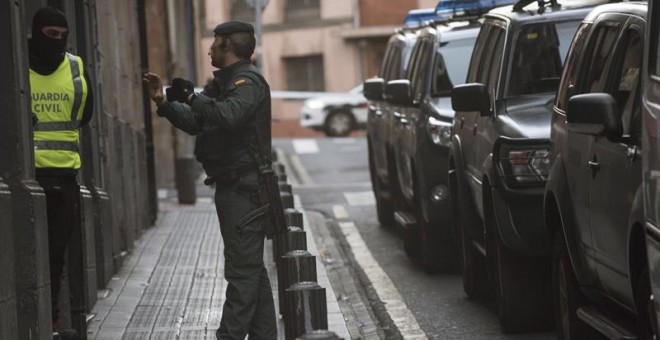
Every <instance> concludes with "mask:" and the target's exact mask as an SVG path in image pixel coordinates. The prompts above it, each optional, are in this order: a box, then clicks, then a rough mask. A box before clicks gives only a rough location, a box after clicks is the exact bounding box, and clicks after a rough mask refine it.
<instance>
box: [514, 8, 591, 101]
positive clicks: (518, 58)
mask: <svg viewBox="0 0 660 340" xmlns="http://www.w3.org/2000/svg"><path fill="white" fill-rule="evenodd" d="M578 24H579V22H577V21H570V22H560V23H535V24H529V25H526V26H524V27H522V28H521V29H520V31H519V32H518V34H517V36H516V37H515V44H514V45H513V46H514V48H513V55H512V59H511V65H510V67H511V70H510V72H509V80H508V83H507V90H506V95H507V97H512V96H519V95H525V94H535V93H550V92H555V91H556V90H557V86H558V85H559V79H560V76H561V72H562V61H563V58H564V56H565V54H566V51H567V50H568V47H569V46H570V41H571V38H572V37H573V34H574V33H575V30H576V29H577V26H578Z"/></svg>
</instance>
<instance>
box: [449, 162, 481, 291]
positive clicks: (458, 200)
mask: <svg viewBox="0 0 660 340" xmlns="http://www.w3.org/2000/svg"><path fill="white" fill-rule="evenodd" d="M451 171H452V172H454V176H450V187H451V188H452V190H453V191H454V192H452V205H453V210H454V214H455V216H456V232H455V234H456V235H457V236H458V240H459V243H458V244H459V247H460V252H459V255H460V257H459V258H460V264H461V276H462V278H463V290H464V291H465V294H467V296H468V297H470V298H472V299H486V298H489V297H490V289H489V286H488V284H487V278H488V277H487V275H486V273H487V271H486V269H487V266H486V258H485V257H484V256H483V255H482V254H481V253H480V252H479V251H478V250H477V249H476V248H475V247H474V245H473V239H472V237H471V236H470V235H469V233H468V232H467V231H466V227H467V223H468V221H466V220H465V218H466V216H470V214H471V212H470V211H469V209H468V208H467V207H465V206H464V205H465V204H466V203H467V202H469V198H468V197H467V192H466V191H467V188H465V186H466V185H467V184H466V183H467V182H465V177H464V174H463V173H462V172H461V171H460V169H458V168H456V167H454V166H452V170H451ZM452 177H453V179H452ZM454 193H455V194H454Z"/></svg>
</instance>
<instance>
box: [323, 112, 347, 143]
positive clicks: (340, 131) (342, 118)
mask: <svg viewBox="0 0 660 340" xmlns="http://www.w3.org/2000/svg"><path fill="white" fill-rule="evenodd" d="M354 127H355V117H354V116H353V114H352V113H351V111H350V110H347V109H340V110H334V111H330V112H329V114H328V116H327V117H326V118H325V123H324V124H323V130H324V131H325V134H326V135H327V136H328V137H345V136H348V134H349V133H351V131H352V130H353V128H354Z"/></svg>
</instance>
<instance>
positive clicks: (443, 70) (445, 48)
mask: <svg viewBox="0 0 660 340" xmlns="http://www.w3.org/2000/svg"><path fill="white" fill-rule="evenodd" d="M475 40H476V38H471V39H460V40H453V41H449V42H446V43H442V44H441V45H440V47H439V48H438V49H437V51H436V58H435V65H434V66H433V76H432V78H431V80H432V83H431V94H432V95H433V96H447V95H449V92H450V91H451V89H452V88H453V87H454V84H462V83H463V82H465V79H466V76H467V70H468V67H469V65H470V55H472V50H473V49H474V43H475Z"/></svg>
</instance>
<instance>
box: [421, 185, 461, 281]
mask: <svg viewBox="0 0 660 340" xmlns="http://www.w3.org/2000/svg"><path fill="white" fill-rule="evenodd" d="M418 176H419V175H418ZM416 178H418V177H415V179H416ZM414 187H415V188H416V192H415V198H416V201H417V204H416V208H415V217H416V219H417V228H416V231H417V232H416V233H415V234H416V235H415V236H416V238H415V239H414V240H411V245H412V246H413V247H414V248H416V249H418V251H417V253H418V254H417V256H416V258H415V259H416V261H417V262H418V263H419V265H420V266H421V267H422V268H423V269H424V271H426V272H427V273H429V274H434V273H437V272H448V271H452V270H454V269H456V264H457V262H458V251H457V250H456V244H455V243H454V240H453V238H452V237H451V234H452V232H453V231H452V230H448V229H447V228H448V227H451V226H450V225H443V224H442V223H443V222H444V223H449V221H447V220H442V221H433V222H427V221H426V219H425V218H424V208H423V207H424V206H426V205H425V204H424V203H423V199H424V198H423V197H424V195H423V194H422V192H424V191H425V190H424V188H422V187H421V185H420V184H419V183H418V182H417V180H415V183H414ZM442 232H446V234H447V235H444V236H445V237H443V235H442Z"/></svg>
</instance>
